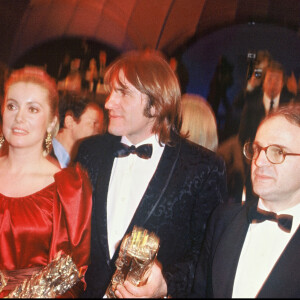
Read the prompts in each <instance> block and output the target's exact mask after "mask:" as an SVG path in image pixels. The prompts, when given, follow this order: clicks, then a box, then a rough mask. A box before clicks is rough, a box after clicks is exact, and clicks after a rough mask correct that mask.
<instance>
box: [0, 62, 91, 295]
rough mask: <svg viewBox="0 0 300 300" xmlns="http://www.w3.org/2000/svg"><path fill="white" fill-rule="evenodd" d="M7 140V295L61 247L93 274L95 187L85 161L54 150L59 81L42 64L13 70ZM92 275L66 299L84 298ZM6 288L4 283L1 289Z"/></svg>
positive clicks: (3, 257)
mask: <svg viewBox="0 0 300 300" xmlns="http://www.w3.org/2000/svg"><path fill="white" fill-rule="evenodd" d="M1 108H2V111H1V112H2V132H3V136H0V144H1V145H3V144H4V143H6V144H7V145H6V147H5V148H7V153H6V154H4V155H2V156H1V157H0V271H1V272H2V273H3V274H5V276H6V277H7V278H8V281H7V285H6V286H5V287H4V289H3V290H2V292H1V293H0V297H4V296H6V295H8V294H9V292H10V291H12V290H13V289H14V288H15V287H16V286H17V285H19V284H20V283H22V282H23V281H24V280H25V279H27V278H29V277H30V276H31V275H32V274H34V273H35V272H37V271H39V270H41V269H42V268H43V267H44V266H46V265H48V264H49V263H50V262H51V261H52V260H53V259H54V257H55V256H56V254H57V253H58V252H60V251H62V253H65V254H67V255H70V256H71V257H72V259H73V262H74V263H75V264H76V266H77V268H78V269H80V268H81V270H82V272H83V273H85V272H86V270H87V266H88V264H89V258H90V222H91V206H92V200H91V186H90V182H89V179H88V177H87V174H86V173H85V172H84V171H83V170H82V169H81V168H80V166H79V165H75V166H73V167H68V168H65V169H61V168H60V167H59V164H57V163H55V162H54V161H53V160H51V159H50V156H49V155H48V153H49V151H50V148H51V140H52V138H53V136H54V135H55V134H56V132H57V130H58V125H57V124H58V93H57V89H56V83H55V81H54V80H53V79H52V78H51V77H50V76H49V75H48V74H47V73H46V72H45V71H43V70H42V69H40V68H37V67H25V68H23V69H20V70H16V71H14V72H12V74H11V75H10V77H9V78H8V80H7V82H6V85H5V95H4V101H3V103H2V107H1ZM85 287H86V284H85V281H84V277H83V278H82V279H81V281H79V282H78V283H77V284H76V285H75V286H73V287H72V288H71V289H70V290H68V291H67V292H66V293H65V294H64V295H62V297H77V296H79V295H80V292H81V291H82V290H83V289H85ZM0 290H1V287H0Z"/></svg>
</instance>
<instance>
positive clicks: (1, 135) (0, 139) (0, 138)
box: [0, 133, 5, 149]
mask: <svg viewBox="0 0 300 300" xmlns="http://www.w3.org/2000/svg"><path fill="white" fill-rule="evenodd" d="M4 142H5V139H4V135H3V133H1V134H0V149H1V148H2V146H3V144H4Z"/></svg>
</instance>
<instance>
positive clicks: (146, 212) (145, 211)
mask: <svg viewBox="0 0 300 300" xmlns="http://www.w3.org/2000/svg"><path fill="white" fill-rule="evenodd" d="M180 148H181V143H178V144H177V145H176V146H174V147H170V146H167V145H166V146H165V149H164V151H163V154H162V157H161V159H160V161H159V163H158V166H157V169H156V171H155V173H154V175H153V177H152V179H151V180H150V182H149V185H148V187H147V189H146V191H145V193H144V195H143V197H142V199H141V202H140V204H139V206H138V208H137V210H136V212H135V214H134V216H133V219H132V221H131V223H130V225H129V227H128V230H127V232H129V231H131V230H132V228H133V226H134V225H137V226H141V227H143V226H144V224H145V223H146V222H147V221H148V219H149V218H150V217H151V215H152V214H153V212H154V210H155V208H156V207H157V206H158V204H159V203H160V201H161V198H162V196H163V194H164V192H165V190H166V188H167V186H168V184H169V182H170V179H171V178H172V175H173V173H174V169H175V166H176V163H177V160H178V157H179V152H180Z"/></svg>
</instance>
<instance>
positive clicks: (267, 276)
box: [192, 104, 300, 298]
mask: <svg viewBox="0 0 300 300" xmlns="http://www.w3.org/2000/svg"><path fill="white" fill-rule="evenodd" d="M299 136H300V105H299V104H297V105H296V104H295V105H292V106H290V107H289V106H286V107H282V108H280V109H279V110H278V111H275V112H273V113H271V114H270V115H268V116H267V117H266V119H264V121H263V122H262V123H261V125H260V126H259V128H258V131H257V134H256V137H255V140H254V143H246V144H245V146H244V154H245V156H246V157H247V158H248V159H252V166H251V179H252V182H253V189H254V191H255V193H256V194H257V195H259V200H258V202H257V201H253V202H246V203H245V204H244V205H240V204H239V205H238V204H235V205H231V206H230V205H227V206H226V205H220V206H219V207H218V208H217V209H216V210H215V211H214V213H213V214H212V217H211V219H210V222H209V225H208V228H207V233H206V238H205V241H204V245H203V248H202V251H201V255H200V259H199V262H198V265H197V271H196V275H195V282H194V286H193V294H192V295H193V296H194V297H195V296H196V297H210V298H213V297H216V298H230V297H233V298H254V297H258V298H260V297H261V298H295V297H296V298H299V297H300V285H299V282H300V275H299V274H300V273H299V268H300V256H299V249H300V227H299V224H300V180H299V178H300V167H299V166H300V139H299Z"/></svg>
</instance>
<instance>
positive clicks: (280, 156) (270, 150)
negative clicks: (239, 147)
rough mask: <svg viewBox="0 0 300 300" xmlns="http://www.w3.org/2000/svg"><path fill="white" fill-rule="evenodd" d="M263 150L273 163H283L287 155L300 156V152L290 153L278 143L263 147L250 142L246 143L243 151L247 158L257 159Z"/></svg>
mask: <svg viewBox="0 0 300 300" xmlns="http://www.w3.org/2000/svg"><path fill="white" fill-rule="evenodd" d="M261 150H264V151H265V153H266V157H267V159H268V161H269V162H270V163H272V164H281V163H283V162H284V159H285V157H286V156H287V155H294V156H300V153H288V152H285V151H284V150H283V149H282V148H281V147H280V146H278V145H269V146H267V147H261V146H259V145H258V144H256V143H251V142H248V143H246V144H245V145H244V149H243V153H244V155H245V157H246V158H247V159H250V160H252V159H257V158H258V156H259V154H260V152H261Z"/></svg>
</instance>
